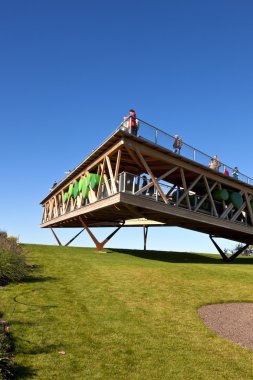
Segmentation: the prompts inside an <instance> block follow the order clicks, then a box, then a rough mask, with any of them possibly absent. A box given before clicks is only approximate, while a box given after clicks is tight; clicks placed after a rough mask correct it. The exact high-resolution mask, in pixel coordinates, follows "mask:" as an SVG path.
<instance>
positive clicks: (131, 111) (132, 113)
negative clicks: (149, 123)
mask: <svg viewBox="0 0 253 380" xmlns="http://www.w3.org/2000/svg"><path fill="white" fill-rule="evenodd" d="M129 112H130V114H131V115H132V116H135V115H136V112H135V110H133V109H132V108H131V109H130V110H129Z"/></svg>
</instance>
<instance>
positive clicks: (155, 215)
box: [41, 193, 253, 244]
mask: <svg viewBox="0 0 253 380" xmlns="http://www.w3.org/2000/svg"><path fill="white" fill-rule="evenodd" d="M80 217H81V219H82V220H83V221H85V223H86V225H87V226H89V227H113V226H119V225H121V224H122V223H124V222H126V221H129V222H128V223H126V224H125V226H126V227H131V226H143V225H149V226H177V227H182V228H186V229H190V230H194V231H197V232H203V233H206V234H209V235H214V236H217V237H223V238H226V239H230V240H235V241H238V242H242V243H249V244H253V229H252V227H249V226H244V225H241V224H240V223H236V222H235V223H227V221H226V220H220V219H219V218H215V217H213V216H210V215H205V214H203V212H201V213H200V212H192V211H189V210H188V209H184V208H178V207H175V206H173V205H168V204H164V203H162V202H161V203H160V202H156V201H155V200H153V199H152V197H148V196H138V197H137V196H135V195H132V194H127V193H118V194H115V195H112V196H111V197H109V198H107V199H104V200H100V201H98V202H96V203H95V204H91V205H87V206H85V207H82V208H80V209H78V210H75V211H72V212H69V213H67V214H65V215H61V216H59V217H57V218H54V219H53V220H51V221H49V222H46V223H43V224H42V225H41V227H42V228H47V227H53V228H76V227H82V226H83V225H82V223H81V221H80ZM138 218H142V219H141V221H139V222H138V221H133V219H138ZM144 219H146V221H145V220H144ZM157 222H159V223H161V224H157Z"/></svg>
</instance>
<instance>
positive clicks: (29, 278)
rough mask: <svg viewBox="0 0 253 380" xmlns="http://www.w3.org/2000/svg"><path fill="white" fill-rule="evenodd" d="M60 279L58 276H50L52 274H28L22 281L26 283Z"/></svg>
mask: <svg viewBox="0 0 253 380" xmlns="http://www.w3.org/2000/svg"><path fill="white" fill-rule="evenodd" d="M57 280H58V279H57V278H56V277H50V276H44V277H43V276H27V277H25V278H24V279H23V280H22V282H26V283H35V282H48V281H57Z"/></svg>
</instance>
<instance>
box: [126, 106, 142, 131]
mask: <svg viewBox="0 0 253 380" xmlns="http://www.w3.org/2000/svg"><path fill="white" fill-rule="evenodd" d="M129 112H130V115H129V116H127V117H124V125H126V127H127V130H128V132H129V133H131V134H132V135H134V136H137V132H138V130H139V120H138V119H137V117H136V112H135V110H133V109H132V108H131V109H130V111H129Z"/></svg>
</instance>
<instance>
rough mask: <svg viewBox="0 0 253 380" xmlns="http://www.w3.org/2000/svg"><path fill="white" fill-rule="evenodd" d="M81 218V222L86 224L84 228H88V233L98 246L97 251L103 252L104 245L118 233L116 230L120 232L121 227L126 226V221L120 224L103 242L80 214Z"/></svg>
mask: <svg viewBox="0 0 253 380" xmlns="http://www.w3.org/2000/svg"><path fill="white" fill-rule="evenodd" d="M79 220H80V222H81V223H82V225H83V226H84V228H85V229H86V231H87V232H88V234H89V235H90V237H91V239H92V240H93V242H94V244H95V246H96V248H97V251H98V252H101V251H102V249H103V248H104V245H105V244H106V243H107V242H108V241H109V240H110V239H111V238H112V237H113V236H114V235H115V234H116V232H118V231H119V230H120V229H121V227H123V226H124V224H125V222H124V223H123V224H122V225H121V226H119V227H118V228H116V230H115V231H113V232H112V233H111V234H110V235H109V236H107V238H106V239H105V240H103V241H102V242H99V241H98V240H97V239H96V237H95V235H94V234H93V233H92V232H91V230H90V229H89V227H88V226H87V225H86V224H85V223H84V221H83V219H82V218H81V216H79Z"/></svg>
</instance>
